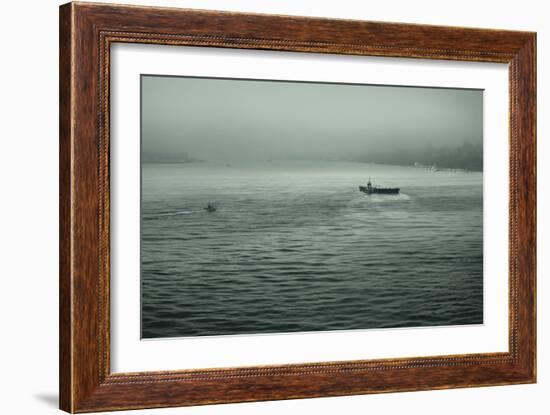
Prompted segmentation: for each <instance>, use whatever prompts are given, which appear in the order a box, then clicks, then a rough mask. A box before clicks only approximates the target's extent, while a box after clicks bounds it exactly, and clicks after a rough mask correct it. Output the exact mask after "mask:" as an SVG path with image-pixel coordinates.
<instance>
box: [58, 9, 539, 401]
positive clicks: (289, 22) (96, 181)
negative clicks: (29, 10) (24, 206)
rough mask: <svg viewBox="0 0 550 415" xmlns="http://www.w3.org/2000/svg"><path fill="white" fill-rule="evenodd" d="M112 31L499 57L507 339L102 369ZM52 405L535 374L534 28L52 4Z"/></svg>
mask: <svg viewBox="0 0 550 415" xmlns="http://www.w3.org/2000/svg"><path fill="white" fill-rule="evenodd" d="M114 42H130V43H151V44H170V45H191V46H215V47H224V48H243V49H266V50H284V51H301V52H311V53H334V54H350V55H376V56H391V57H409V58H424V59H446V60H464V61H481V62H503V63H508V64H509V79H510V137H509V140H510V156H509V157H510V190H509V194H510V196H509V197H510V232H509V234H510V240H509V254H510V256H509V259H510V261H509V262H510V266H509V279H510V284H509V286H510V293H509V306H510V307H509V309H510V316H509V322H510V324H509V327H510V330H509V352H507V353H490V354H469V355H453V356H435V357H422V358H407V359H403V358H395V359H384V360H364V361H346V362H318V363H304V364H291V365H284V366H265V367H237V368H229V369H196V370H195V369H194V370H184V371H176V370H175V371H167V372H147V373H111V371H110V367H109V366H110V364H109V363H110V354H109V56H110V45H111V44H112V43H114ZM59 93H60V310H59V312H60V407H61V409H63V410H65V411H68V412H90V411H105V410H117V409H134V408H151V407H168V406H183V405H200V404H208V403H222V402H243V401H260V400H270V399H290V398H305V397H315V396H338V395H353V394H365V393H377V392H396V391H410V390H423V389H442V388H454V387H469V386H488V385H505V384H514V383H531V382H535V379H536V332H535V330H536V324H535V323H536V321H535V318H536V317H535V308H536V307H535V299H536V296H535V284H536V281H535V270H536V267H535V265H536V263H535V261H536V258H535V255H536V251H535V249H536V235H535V232H536V211H535V204H536V171H535V166H536V154H535V151H536V107H535V106H536V34H535V33H528V32H512V31H501V30H486V29H466V28H457V27H439V26H425V25H411V24H395V23H376V22H366V21H351V20H329V19H318V18H303V17H289V16H270V15H254V14H237V13H227V12H212V11H198V10H184V9H169V8H156V7H155V8H151V7H133V6H118V5H116V6H115V5H107V4H87V3H69V4H66V5H63V6H61V8H60V90H59Z"/></svg>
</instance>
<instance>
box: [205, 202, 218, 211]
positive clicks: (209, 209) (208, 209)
mask: <svg viewBox="0 0 550 415" xmlns="http://www.w3.org/2000/svg"><path fill="white" fill-rule="evenodd" d="M204 210H206V211H207V212H215V211H216V208H215V207H214V206H213V205H212V204H211V203H209V204H208V206H206V207H205V208H204Z"/></svg>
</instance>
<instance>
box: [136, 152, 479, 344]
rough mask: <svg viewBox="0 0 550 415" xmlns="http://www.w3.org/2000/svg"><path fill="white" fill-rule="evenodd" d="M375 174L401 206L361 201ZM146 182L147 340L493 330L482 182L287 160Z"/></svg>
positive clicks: (159, 170) (186, 167) (210, 167)
mask: <svg viewBox="0 0 550 415" xmlns="http://www.w3.org/2000/svg"><path fill="white" fill-rule="evenodd" d="M369 176H370V177H372V178H373V180H374V181H375V182H376V183H377V184H380V185H383V186H388V187H400V188H401V194H400V195H370V196H368V195H365V194H363V193H361V192H359V191H358V189H357V186H358V185H359V184H364V183H365V182H366V180H367V178H368V177H369ZM142 179H143V181H142V183H143V184H142V186H143V187H142V229H141V232H142V243H141V252H142V253H141V255H142V336H143V337H144V338H152V337H179V336H201V335H223V334H244V333H274V332H295V331H317V330H336V329H338V330H347V329H367V328H383V327H411V326H432V325H459V324H477V323H482V322H483V247H482V246H483V231H482V223H483V222H482V220H483V219H482V218H483V215H482V208H483V199H482V193H483V191H482V174H481V173H465V172H455V173H450V172H437V173H434V172H430V171H427V170H424V169H418V168H412V167H398V166H383V165H372V164H362V163H343V162H309V161H292V162H279V161H277V162H275V161H274V162H264V163H255V164H252V163H250V164H242V163H241V164H234V165H231V166H228V165H225V164H223V163H220V164H215V163H190V164H144V165H143V171H142ZM209 202H212V203H214V204H215V205H216V206H217V207H218V209H217V211H216V212H208V211H206V210H205V209H204V207H205V206H206V205H207V203H209Z"/></svg>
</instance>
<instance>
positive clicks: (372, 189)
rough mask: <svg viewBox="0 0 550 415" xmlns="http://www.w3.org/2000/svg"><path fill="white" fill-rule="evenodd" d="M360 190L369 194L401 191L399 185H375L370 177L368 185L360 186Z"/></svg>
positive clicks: (390, 193) (388, 193)
mask: <svg viewBox="0 0 550 415" xmlns="http://www.w3.org/2000/svg"><path fill="white" fill-rule="evenodd" d="M359 190H360V191H362V192H363V193H366V194H368V195H372V194H375V193H376V194H386V195H396V194H398V193H399V187H378V186H373V185H372V183H371V181H370V179H369V181H368V182H367V185H366V186H359Z"/></svg>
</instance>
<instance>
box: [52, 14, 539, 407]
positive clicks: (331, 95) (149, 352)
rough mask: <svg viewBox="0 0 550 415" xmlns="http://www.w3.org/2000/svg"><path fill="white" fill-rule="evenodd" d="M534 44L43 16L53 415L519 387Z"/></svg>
mask: <svg viewBox="0 0 550 415" xmlns="http://www.w3.org/2000/svg"><path fill="white" fill-rule="evenodd" d="M535 63H536V35H535V33H530V32H514V31H505V30H492V29H472V28H457V27H440V26H425V25H411V24H402V23H381V22H367V21H351V20H330V19H319V18H305V17H289V16H272V15H259V14H257V15H253V14H238V13H228V12H213V11H199V10H186V9H170V8H156V7H135V6H120V5H108V4H87V3H69V4H66V5H63V6H61V8H60V407H61V409H63V410H65V411H67V412H71V413H74V412H92V411H107V410H122V409H139V408H153V407H170V406H185V405H202V404H212V403H226V402H246V401H260V400H274V399H293V398H306V397H320V396H344V395H354V394H368V393H380V392H399V391H413V390H426V389H442V388H460V387H473V386H491V385H509V384H519V383H532V382H535V381H536V324H535V323H536V320H535V318H536V305H535V298H536V293H535V290H536V279H535V269H536V268H535V261H536V233H535V229H536V211H535V206H536V171H535V166H536V162H535V160H536V108H535V103H536V73H535V68H536V65H535Z"/></svg>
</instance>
